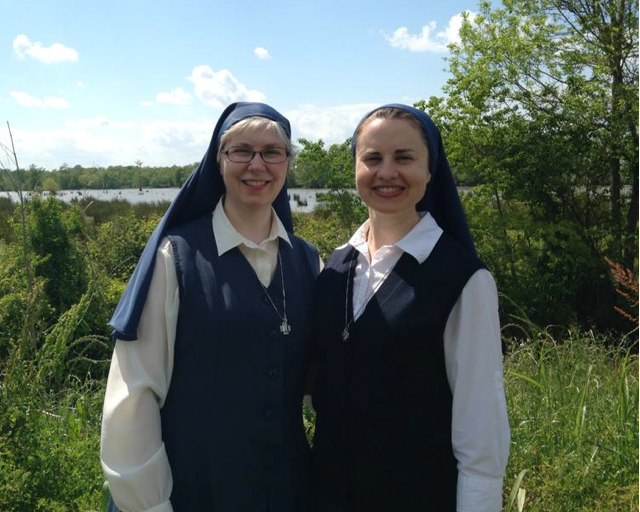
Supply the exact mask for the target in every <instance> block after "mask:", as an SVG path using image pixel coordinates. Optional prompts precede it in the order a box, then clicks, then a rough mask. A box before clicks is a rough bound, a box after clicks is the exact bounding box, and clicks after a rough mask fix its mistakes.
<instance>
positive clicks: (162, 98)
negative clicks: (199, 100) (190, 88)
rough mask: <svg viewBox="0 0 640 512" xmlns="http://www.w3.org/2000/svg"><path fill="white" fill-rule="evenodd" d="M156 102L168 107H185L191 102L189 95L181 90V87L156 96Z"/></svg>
mask: <svg viewBox="0 0 640 512" xmlns="http://www.w3.org/2000/svg"><path fill="white" fill-rule="evenodd" d="M156 101H157V102H158V103H167V104H169V105H187V104H188V103H189V102H190V101H191V94H189V93H188V92H186V91H185V90H184V89H182V87H176V88H174V89H171V91H170V92H159V93H158V94H156Z"/></svg>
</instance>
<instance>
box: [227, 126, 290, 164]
mask: <svg viewBox="0 0 640 512" xmlns="http://www.w3.org/2000/svg"><path fill="white" fill-rule="evenodd" d="M258 129H264V130H266V131H267V132H271V133H275V134H276V135H277V137H278V138H279V139H280V141H281V142H282V145H283V146H284V147H285V149H286V150H287V152H288V153H289V166H291V162H292V160H293V159H292V157H293V154H294V147H293V144H292V143H291V139H290V138H289V137H288V136H287V133H286V132H285V131H284V128H282V126H280V124H279V123H277V122H275V121H273V120H271V119H268V118H266V117H260V116H253V117H247V118H245V119H242V120H241V121H238V122H237V123H235V124H233V125H231V127H230V128H229V129H228V130H227V131H226V132H224V133H223V134H222V137H220V146H219V147H218V154H217V155H216V159H217V161H218V165H221V162H222V152H223V151H224V148H225V146H226V145H227V143H228V142H229V140H230V139H231V138H233V137H237V136H239V135H243V134H245V133H247V132H251V131H253V130H258Z"/></svg>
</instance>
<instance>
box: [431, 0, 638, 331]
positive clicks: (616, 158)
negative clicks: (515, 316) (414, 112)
mask: <svg viewBox="0 0 640 512" xmlns="http://www.w3.org/2000/svg"><path fill="white" fill-rule="evenodd" d="M637 9H638V3H637V0H631V1H629V0H604V1H599V0H524V1H520V0H504V2H503V6H502V7H499V8H493V7H492V6H491V4H489V3H488V2H483V3H482V4H481V5H480V11H481V12H480V15H479V16H477V17H476V18H475V19H474V20H471V19H468V20H467V21H466V22H465V23H464V24H463V27H462V29H461V33H460V36H461V41H460V43H458V44H456V45H453V46H452V47H451V56H450V59H449V67H450V71H451V73H452V75H453V77H452V78H451V79H450V80H449V81H448V83H447V86H446V88H445V90H446V92H447V93H448V96H447V97H446V98H445V99H438V98H431V99H430V100H429V101H428V102H420V103H419V104H418V106H419V107H422V108H424V109H426V110H427V111H429V113H430V114H431V115H432V116H433V117H434V120H435V121H436V123H437V124H438V125H439V126H440V127H441V129H442V132H443V137H444V139H445V146H446V147H447V152H448V156H449V159H450V161H451V164H452V167H453V168H454V169H455V171H456V173H457V174H458V175H461V176H463V177H464V178H465V179H469V180H472V181H474V182H477V183H483V184H484V185H483V187H482V188H481V190H478V191H477V193H476V194H475V199H474V200H473V201H471V202H469V201H467V202H466V203H467V206H468V208H471V209H472V210H473V213H474V215H475V216H476V218H474V217H473V216H470V221H471V223H472V229H474V230H475V233H474V234H475V236H476V239H481V240H482V242H483V243H486V247H485V250H488V249H489V246H491V248H498V247H499V250H489V253H490V254H492V257H494V258H495V260H494V261H493V262H492V263H494V264H496V266H497V267H498V269H497V273H498V274H502V275H501V276H500V275H499V276H498V277H499V281H500V279H502V280H503V284H504V283H507V284H508V285H512V288H511V290H512V291H513V290H517V291H518V292H522V291H524V290H526V288H525V287H523V286H521V285H520V284H519V283H523V282H526V283H529V293H528V294H527V293H517V294H516V295H517V296H518V298H521V299H522V300H527V301H530V302H531V301H533V302H534V303H537V304H538V305H540V306H543V305H546V306H547V308H546V309H545V313H548V315H549V316H547V317H544V319H543V321H544V320H546V321H553V320H554V319H558V320H560V321H562V319H561V318H559V317H558V316H557V315H556V313H557V312H558V311H559V310H560V309H565V308H553V306H552V305H553V304H557V305H561V304H564V305H565V306H566V305H567V304H568V305H570V308H569V309H570V310H571V309H572V310H574V311H577V313H578V318H577V320H579V321H582V322H583V323H590V322H596V323H599V324H600V325H601V326H602V325H603V324H602V322H604V324H606V323H607V321H608V320H607V321H605V320H604V319H603V318H602V315H601V313H602V312H603V311H604V310H606V309H607V307H608V305H607V304H608V302H609V301H612V300H613V292H612V290H613V287H612V284H611V282H610V279H609V277H608V276H607V271H606V265H605V264H604V256H605V255H611V256H613V257H615V258H618V259H620V258H622V261H624V262H625V264H626V266H627V267H630V266H632V265H633V264H634V258H635V257H636V255H637V222H638V213H637V208H638V135H637V126H638V73H637V64H638V60H637V59H638V48H637V44H638V38H637V32H638V17H637ZM624 191H629V192H628V193H627V194H626V195H625V194H623V193H622V192H624ZM623 208H624V209H626V221H624V222H623V219H622V214H621V210H622V209H623ZM483 209H484V210H487V209H489V210H490V211H491V212H492V217H491V218H487V219H485V220H486V221H487V222H488V224H487V225H484V226H483V225H482V224H476V225H475V226H474V225H473V224H474V223H476V222H477V218H478V217H481V216H482V215H483ZM493 214H495V215H493ZM487 226H490V227H491V228H490V233H489V232H487V231H486V230H485V228H486V227H487ZM481 255H483V254H482V252H481ZM483 257H484V255H483ZM492 269H495V267H492ZM547 277H549V279H546V278H547ZM543 282H546V285H545V286H539V285H540V284H541V283H543ZM536 283H537V285H536ZM506 288H507V289H509V286H507V287H506ZM502 289H503V290H504V289H505V287H504V286H503V287H502ZM535 290H538V293H539V294H538V295H537V298H536V296H535V293H534V292H535ZM554 315H556V316H555V317H554ZM599 315H600V321H599V320H598V319H597V318H596V317H598V316H599Z"/></svg>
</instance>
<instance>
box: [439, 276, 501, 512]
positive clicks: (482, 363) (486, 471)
mask: <svg viewBox="0 0 640 512" xmlns="http://www.w3.org/2000/svg"><path fill="white" fill-rule="evenodd" d="M500 340H501V338H500V321H499V317H498V293H497V290H496V285H495V281H494V280H493V277H492V276H491V274H490V273H489V272H488V271H487V270H479V271H477V272H476V273H475V274H474V275H473V276H472V277H471V278H470V279H469V281H468V282H467V284H466V286H465V287H464V289H463V291H462V293H461V295H460V297H459V298H458V301H457V302H456V304H455V306H454V307H453V309H452V310H451V313H450V314H449V318H448V320H447V325H446V328H445V332H444V349H445V365H446V370H447V377H448V379H449V385H450V387H451V391H452V393H453V406H452V432H451V441H452V445H453V452H454V454H455V457H456V459H457V460H458V490H457V509H458V512H498V511H500V510H502V484H503V476H504V471H505V468H506V465H507V459H508V456H509V443H510V432H509V422H508V418H507V407H506V400H505V395H504V387H503V373H502V350H501V341H500Z"/></svg>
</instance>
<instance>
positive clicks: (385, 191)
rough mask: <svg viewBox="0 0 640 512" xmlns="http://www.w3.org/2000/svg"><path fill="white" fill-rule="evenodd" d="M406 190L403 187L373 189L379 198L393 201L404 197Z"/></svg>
mask: <svg viewBox="0 0 640 512" xmlns="http://www.w3.org/2000/svg"><path fill="white" fill-rule="evenodd" d="M404 190H405V188H404V187H401V186H388V185H387V186H384V187H373V192H374V193H375V194H376V195H377V196H378V197H382V198H385V199H391V198H394V197H398V196H400V195H402V193H403V192H404Z"/></svg>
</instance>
